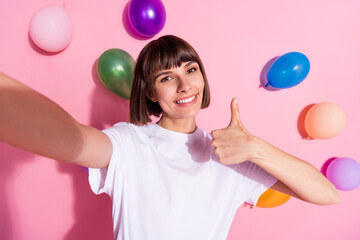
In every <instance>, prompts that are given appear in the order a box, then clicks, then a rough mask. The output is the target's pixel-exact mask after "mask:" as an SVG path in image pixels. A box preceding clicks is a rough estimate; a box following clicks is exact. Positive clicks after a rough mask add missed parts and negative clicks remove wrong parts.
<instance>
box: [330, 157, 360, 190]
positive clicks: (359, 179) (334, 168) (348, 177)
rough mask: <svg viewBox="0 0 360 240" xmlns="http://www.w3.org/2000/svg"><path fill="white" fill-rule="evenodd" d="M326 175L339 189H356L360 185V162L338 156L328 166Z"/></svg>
mask: <svg viewBox="0 0 360 240" xmlns="http://www.w3.org/2000/svg"><path fill="white" fill-rule="evenodd" d="M326 177H327V178H328V179H329V180H330V181H331V182H332V183H333V184H334V185H335V187H336V188H337V189H339V190H343V191H350V190H354V189H355V188H357V187H358V186H360V164H359V163H358V162H357V161H355V160H354V159H351V158H336V159H335V160H333V161H332V162H331V163H330V164H329V166H328V167H327V169H326Z"/></svg>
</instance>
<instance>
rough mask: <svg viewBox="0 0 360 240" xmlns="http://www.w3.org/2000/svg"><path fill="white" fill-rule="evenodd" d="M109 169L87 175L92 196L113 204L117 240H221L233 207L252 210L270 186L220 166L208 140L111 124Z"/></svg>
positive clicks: (247, 172) (261, 176) (247, 169)
mask: <svg viewBox="0 0 360 240" xmlns="http://www.w3.org/2000/svg"><path fill="white" fill-rule="evenodd" d="M104 133H105V134H106V135H107V136H108V137H109V138H110V140H111V142H112V144H113V154H112V157H111V160H110V164H109V166H108V168H104V169H89V181H90V185H91V189H92V190H93V191H94V193H96V194H100V193H107V194H109V195H110V197H111V199H112V215H113V224H114V238H115V239H117V240H147V239H151V240H177V239H179V240H184V239H186V240H191V239H194V240H199V239H206V240H212V239H213V240H221V239H226V237H227V235H228V231H229V229H230V226H231V223H232V220H233V218H234V215H235V212H236V210H237V208H238V207H239V206H240V205H241V204H242V203H243V202H248V203H250V204H256V202H257V199H258V198H259V196H260V195H261V194H262V193H263V192H264V191H265V190H266V189H268V188H269V187H270V186H271V185H273V184H274V183H275V182H276V181H277V179H275V178H274V177H273V176H271V175H270V174H268V173H267V172H265V171H264V170H263V169H261V168H260V167H258V166H257V165H255V164H253V163H251V162H249V161H247V162H244V163H241V164H236V165H231V166H226V165H223V164H220V163H219V162H218V159H217V157H216V155H215V154H214V149H213V147H212V145H211V140H212V139H211V135H210V134H209V133H207V132H205V131H203V130H201V129H200V128H198V129H197V130H196V131H195V132H194V133H193V134H183V133H178V132H173V131H169V130H167V129H165V128H162V127H160V126H158V125H157V124H149V125H145V126H140V127H139V126H135V125H133V124H129V123H118V124H116V125H114V126H113V127H112V128H109V129H106V130H104Z"/></svg>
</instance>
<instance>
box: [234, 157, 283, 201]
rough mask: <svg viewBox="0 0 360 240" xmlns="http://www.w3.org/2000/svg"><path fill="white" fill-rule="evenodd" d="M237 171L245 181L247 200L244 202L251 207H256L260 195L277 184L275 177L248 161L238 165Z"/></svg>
mask: <svg viewBox="0 0 360 240" xmlns="http://www.w3.org/2000/svg"><path fill="white" fill-rule="evenodd" d="M239 171H240V172H241V174H242V175H243V176H244V177H245V179H246V180H245V182H246V189H247V199H246V200H245V202H247V203H249V204H251V205H256V203H257V201H258V199H259V197H260V196H261V194H263V193H264V192H265V191H266V190H267V189H269V188H270V187H271V186H272V185H274V184H275V183H276V182H277V179H276V178H275V177H273V176H272V175H271V174H269V173H268V172H266V171H265V170H264V169H262V168H261V167H259V166H258V165H256V164H254V163H252V162H250V161H246V162H243V163H241V164H239Z"/></svg>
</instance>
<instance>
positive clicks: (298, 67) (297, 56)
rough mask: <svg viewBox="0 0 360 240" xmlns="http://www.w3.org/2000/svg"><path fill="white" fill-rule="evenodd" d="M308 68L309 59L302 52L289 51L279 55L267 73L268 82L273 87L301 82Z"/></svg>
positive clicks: (283, 86)
mask: <svg viewBox="0 0 360 240" xmlns="http://www.w3.org/2000/svg"><path fill="white" fill-rule="evenodd" d="M309 70H310V62H309V59H308V58H307V57H306V56H305V55H304V54H302V53H299V52H290V53H286V54H284V55H282V56H280V57H279V58H278V59H276V60H275V61H274V63H273V64H272V65H271V67H270V69H269V72H268V74H267V80H268V83H267V84H266V86H265V87H267V86H269V85H271V86H272V87H274V88H290V87H293V86H296V85H298V84H299V83H301V82H302V81H303V80H304V79H305V78H306V76H307V75H308V73H309Z"/></svg>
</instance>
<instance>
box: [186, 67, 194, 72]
mask: <svg viewBox="0 0 360 240" xmlns="http://www.w3.org/2000/svg"><path fill="white" fill-rule="evenodd" d="M195 71H196V68H195V67H192V68H190V69H189V70H187V72H188V73H192V72H195Z"/></svg>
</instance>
